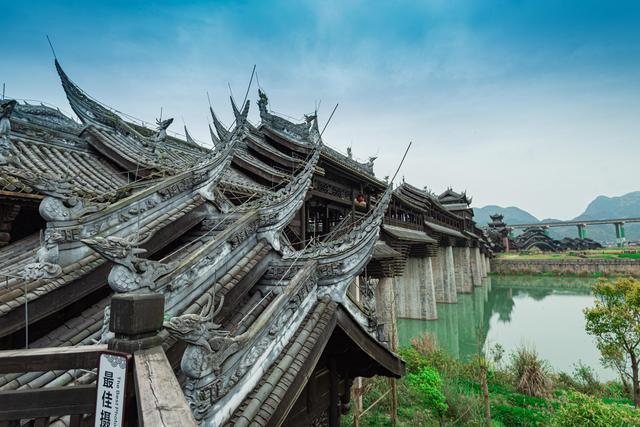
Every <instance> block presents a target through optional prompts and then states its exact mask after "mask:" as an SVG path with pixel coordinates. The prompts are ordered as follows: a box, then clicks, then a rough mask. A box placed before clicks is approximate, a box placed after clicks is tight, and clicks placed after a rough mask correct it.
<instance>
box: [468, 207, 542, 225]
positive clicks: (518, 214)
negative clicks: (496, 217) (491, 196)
mask: <svg viewBox="0 0 640 427" xmlns="http://www.w3.org/2000/svg"><path fill="white" fill-rule="evenodd" d="M495 213H501V214H502V215H504V222H505V223H507V224H532V223H536V222H540V220H539V219H538V218H536V217H535V216H533V215H531V214H530V213H529V212H527V211H525V210H522V209H520V208H516V207H515V206H510V207H508V208H503V207H501V206H496V205H488V206H485V207H483V208H473V219H474V220H475V221H476V223H477V224H478V225H480V226H481V227H484V226H485V225H487V224H488V223H490V222H491V218H490V217H489V216H490V215H493V214H495Z"/></svg>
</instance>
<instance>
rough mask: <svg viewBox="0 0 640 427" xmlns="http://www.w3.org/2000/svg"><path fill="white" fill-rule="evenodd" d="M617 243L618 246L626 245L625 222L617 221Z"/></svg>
mask: <svg viewBox="0 0 640 427" xmlns="http://www.w3.org/2000/svg"><path fill="white" fill-rule="evenodd" d="M614 225H615V227H616V244H617V246H618V247H622V246H624V242H625V240H626V238H625V236H624V222H616V223H615V224H614Z"/></svg>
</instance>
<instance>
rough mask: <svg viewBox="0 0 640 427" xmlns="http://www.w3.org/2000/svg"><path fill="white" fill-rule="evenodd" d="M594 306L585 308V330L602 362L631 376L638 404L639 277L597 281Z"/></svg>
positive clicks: (639, 397)
mask: <svg viewBox="0 0 640 427" xmlns="http://www.w3.org/2000/svg"><path fill="white" fill-rule="evenodd" d="M593 293H594V295H595V297H596V301H595V306H594V307H591V308H586V309H585V310H584V314H585V317H586V319H587V325H586V330H587V333H589V334H590V335H593V336H595V337H596V342H597V346H598V349H599V350H600V354H601V355H602V360H603V362H604V364H605V365H608V366H610V367H615V368H617V369H618V370H619V371H620V372H621V373H622V374H623V375H625V376H627V378H629V379H630V380H631V383H632V388H633V401H634V402H635V405H636V407H639V406H640V384H639V382H638V364H639V363H640V280H637V279H631V278H618V279H616V280H615V281H614V282H610V281H606V280H603V281H600V282H599V283H598V284H597V285H595V286H594V288H593Z"/></svg>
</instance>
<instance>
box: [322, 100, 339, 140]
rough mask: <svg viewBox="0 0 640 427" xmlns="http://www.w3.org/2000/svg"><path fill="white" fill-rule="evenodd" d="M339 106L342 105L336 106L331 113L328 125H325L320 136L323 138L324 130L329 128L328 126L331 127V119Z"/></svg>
mask: <svg viewBox="0 0 640 427" xmlns="http://www.w3.org/2000/svg"><path fill="white" fill-rule="evenodd" d="M338 105H340V104H336V106H335V107H333V111H332V112H331V115H330V116H329V120H327V123H325V124H324V127H323V128H322V132H320V136H322V134H323V133H324V130H325V129H326V128H327V126H329V122H331V118H332V117H333V113H335V112H336V110H337V109H338Z"/></svg>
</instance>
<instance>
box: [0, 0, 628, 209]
mask: <svg viewBox="0 0 640 427" xmlns="http://www.w3.org/2000/svg"><path fill="white" fill-rule="evenodd" d="M94 3H97V2H93V1H92V2H88V1H79V2H64V1H60V2H52V1H46V2H45V1H43V2H32V1H13V2H3V6H2V28H3V41H2V48H1V50H0V82H4V83H6V93H7V96H10V97H14V98H23V99H36V100H42V101H45V102H47V103H50V104H53V105H55V106H58V107H59V108H60V109H61V110H63V111H69V110H70V108H69V106H68V103H67V101H66V99H65V97H64V93H63V91H62V88H61V86H60V84H59V80H58V77H57V75H56V73H55V69H54V67H53V58H52V53H51V51H50V49H49V46H48V44H47V41H46V39H45V34H49V36H50V37H51V39H52V41H53V44H54V47H55V50H56V53H57V56H58V59H59V60H60V62H61V64H62V66H63V68H64V69H65V71H66V72H67V74H68V75H69V76H70V77H71V79H73V80H74V81H75V82H76V83H78V84H79V85H80V86H81V87H82V89H84V90H85V91H86V92H88V93H89V94H90V95H92V96H93V97H95V98H97V99H99V100H100V101H102V102H104V103H105V104H107V105H111V106H113V107H115V108H117V109H118V110H121V111H124V112H126V113H129V114H131V115H133V116H135V117H139V118H142V119H144V120H147V121H150V122H152V121H153V120H154V119H155V118H156V117H158V116H159V115H160V108H161V107H162V108H163V117H174V118H175V119H176V120H175V121H174V124H173V125H172V128H171V129H172V130H174V131H177V132H181V133H182V125H183V120H184V123H186V124H187V126H188V128H189V130H190V133H192V134H193V136H194V137H195V138H196V139H198V140H200V141H203V143H207V144H208V143H209V139H208V131H207V122H208V120H209V117H208V111H207V97H206V92H207V91H208V92H209V94H210V95H211V98H212V101H213V104H214V109H216V111H217V112H218V113H219V115H220V116H221V118H222V120H223V121H226V122H227V123H230V122H231V120H232V119H231V117H232V113H231V110H230V106H229V101H228V98H229V85H230V86H231V89H232V90H233V93H234V96H235V98H236V99H238V100H241V99H242V98H243V97H244V93H245V91H246V88H247V84H248V82H249V77H250V74H251V69H252V67H253V65H254V64H256V65H257V75H258V81H259V84H260V86H261V87H262V88H263V89H264V90H266V92H267V93H268V95H269V98H270V103H271V108H272V109H273V110H274V111H277V112H280V113H284V114H287V115H289V116H292V117H294V118H296V119H301V118H302V115H303V113H308V112H312V111H313V110H314V109H315V108H316V106H317V105H319V116H320V121H321V125H322V124H324V122H326V120H327V118H328V117H329V114H330V113H331V110H332V108H333V106H334V105H335V104H336V103H339V104H340V106H339V108H338V110H337V112H336V114H335V116H334V118H333V119H332V121H331V123H330V124H329V126H328V128H327V131H326V132H325V135H324V140H325V142H326V143H328V144H329V145H331V146H333V147H334V148H337V149H339V150H341V151H342V152H346V148H347V147H348V146H352V147H353V153H354V156H355V157H357V158H360V159H362V160H366V159H367V158H368V156H373V155H376V156H378V157H379V158H378V160H377V161H376V167H375V170H376V174H377V175H378V176H380V177H382V176H384V175H389V174H392V173H393V170H394V169H395V167H396V165H397V163H398V162H399V160H400V158H401V155H402V151H403V150H404V147H405V146H406V145H407V144H408V142H409V141H413V142H414V144H413V147H412V149H411V152H410V156H409V157H408V160H407V161H406V163H405V165H404V167H403V169H402V172H401V175H404V177H405V178H406V180H407V181H408V182H410V183H412V184H414V185H416V186H419V187H423V186H427V187H429V188H431V189H432V190H433V191H435V192H440V191H443V190H444V189H446V187H448V186H451V187H453V188H454V189H456V190H464V189H466V190H467V191H468V193H469V194H471V195H472V196H473V198H474V199H473V202H474V205H476V206H484V205H486V204H498V205H502V206H518V207H520V208H523V209H526V210H527V211H529V212H531V213H532V214H534V215H535V216H537V217H538V218H547V217H553V218H559V219H569V218H573V217H574V216H577V215H578V214H580V213H581V212H582V211H583V210H584V208H585V207H586V204H587V203H588V202H589V201H590V200H592V199H593V198H594V197H596V196H597V195H600V194H604V195H609V196H613V195H621V194H624V193H627V192H630V191H635V190H640V182H639V176H640V175H639V174H638V166H639V161H640V141H639V140H640V137H639V136H640V25H639V22H640V2H634V1H630V2H624V1H616V2H610V1H588V0H579V1H562V2H558V1H541V0H532V1H511V2H509V1H483V2H481V1H469V2H459V1H455V0H436V1H428V2H409V1H387V2H380V3H376V2H372V1H361V2H352V1H348V0H340V1H310V2H306V1H284V2H269V1H255V2H187V1H175V2H159V3H158V2H156V3H158V4H159V5H156V6H151V5H148V4H145V5H133V3H135V2H129V1H122V2H116V1H109V2H104V3H105V5H104V6H99V5H95V4H94ZM107 3H108V6H107V5H106V4H107ZM256 89H257V84H255V83H254V85H253V87H252V89H251V92H250V95H249V97H250V99H252V101H253V103H252V113H251V118H252V120H253V121H256V122H257V121H258V114H257V107H256V105H255V99H256V98H257V95H256Z"/></svg>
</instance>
